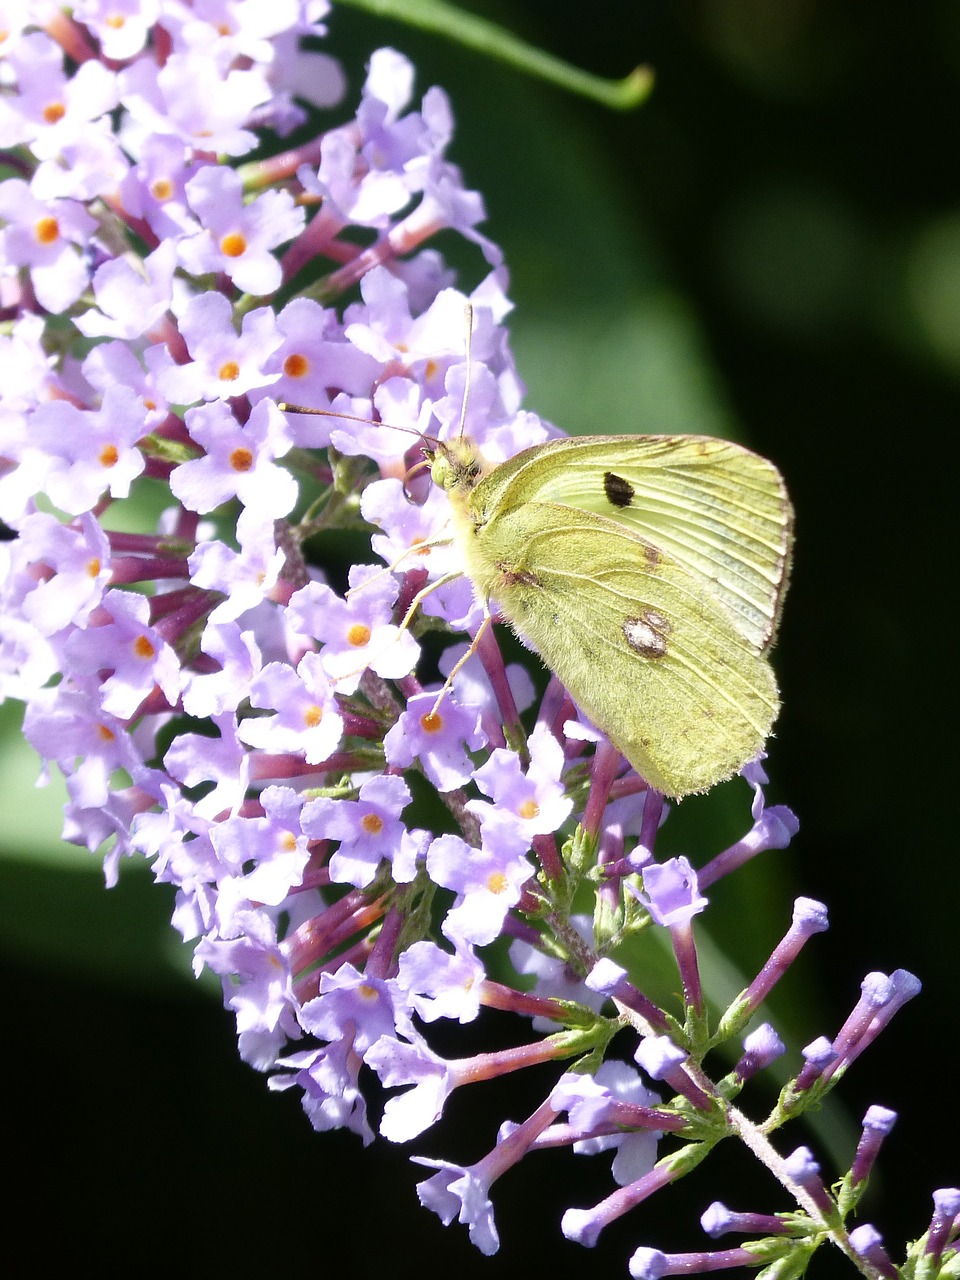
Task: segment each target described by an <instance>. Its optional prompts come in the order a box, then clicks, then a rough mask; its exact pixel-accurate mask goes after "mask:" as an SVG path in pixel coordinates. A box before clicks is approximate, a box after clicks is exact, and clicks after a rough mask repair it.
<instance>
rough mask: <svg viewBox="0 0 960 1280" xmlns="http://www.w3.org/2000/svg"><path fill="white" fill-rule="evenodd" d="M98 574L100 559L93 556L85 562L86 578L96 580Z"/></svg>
mask: <svg viewBox="0 0 960 1280" xmlns="http://www.w3.org/2000/svg"><path fill="white" fill-rule="evenodd" d="M99 573H100V557H99V556H94V557H93V558H92V559H90V560H88V561H87V577H88V578H96V577H97V576H98V575H99Z"/></svg>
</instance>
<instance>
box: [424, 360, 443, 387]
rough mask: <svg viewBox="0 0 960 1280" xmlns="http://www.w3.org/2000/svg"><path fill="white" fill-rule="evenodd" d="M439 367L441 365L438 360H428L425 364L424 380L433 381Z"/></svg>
mask: <svg viewBox="0 0 960 1280" xmlns="http://www.w3.org/2000/svg"><path fill="white" fill-rule="evenodd" d="M439 368H440V366H439V365H438V364H437V362H436V360H428V361H427V363H426V364H425V365H424V366H423V377H424V381H425V382H432V381H433V379H434V378H435V377H436V376H437V372H438V370H439Z"/></svg>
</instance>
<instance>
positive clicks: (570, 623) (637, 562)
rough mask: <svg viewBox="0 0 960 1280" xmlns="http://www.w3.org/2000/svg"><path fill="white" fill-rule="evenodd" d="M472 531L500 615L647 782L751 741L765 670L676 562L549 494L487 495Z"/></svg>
mask: <svg viewBox="0 0 960 1280" xmlns="http://www.w3.org/2000/svg"><path fill="white" fill-rule="evenodd" d="M476 539H477V544H478V545H477V551H478V552H479V555H480V557H481V559H482V561H483V563H484V564H485V565H487V566H489V567H490V575H489V576H488V578H487V583H486V584H485V586H488V587H489V588H490V594H492V596H493V597H494V599H495V600H496V601H497V602H498V604H499V606H500V609H501V611H502V613H503V614H504V616H505V617H506V618H507V619H508V621H509V622H510V623H511V624H512V625H513V627H514V629H515V630H516V631H517V632H518V634H519V635H520V636H521V637H522V638H523V639H524V640H526V641H527V642H528V643H529V644H530V645H532V647H533V648H535V649H536V650H537V651H538V652H539V653H540V655H541V657H542V658H543V660H544V661H545V662H546V664H547V666H548V667H550V669H551V670H552V671H554V672H555V673H556V675H557V676H558V677H559V679H560V680H561V681H562V682H563V684H564V685H566V687H567V688H568V689H569V691H570V693H571V695H572V696H573V698H574V699H575V700H576V702H577V703H578V705H579V706H580V707H581V708H582V709H583V710H584V711H585V712H586V714H587V715H588V716H589V717H590V718H591V720H593V721H594V722H595V723H596V724H597V725H598V726H600V727H602V728H603V730H604V731H605V733H606V734H607V735H608V737H609V738H610V740H611V741H612V742H613V743H614V745H615V746H617V747H618V748H619V749H620V750H621V751H622V752H623V753H624V754H625V755H626V756H627V758H628V759H629V760H630V762H631V763H632V764H633V765H634V767H635V768H636V769H637V771H638V772H639V773H640V774H641V775H642V776H643V777H644V778H646V780H647V781H648V782H649V783H650V784H651V785H653V786H655V787H657V788H658V789H660V790H662V791H664V792H666V793H667V794H668V795H684V794H687V793H688V792H691V791H699V790H703V789H705V788H706V787H709V786H711V785H712V784H713V783H715V782H718V781H720V780H721V779H722V778H725V777H728V776H729V775H730V774H732V773H734V772H735V771H736V770H737V769H739V768H740V767H741V766H742V765H743V764H744V763H745V762H746V761H747V760H749V759H751V758H752V757H753V756H754V755H755V754H756V753H757V752H758V751H759V750H760V748H761V747H762V745H763V742H764V739H765V738H766V736H767V734H768V733H769V731H770V728H771V726H772V724H773V720H774V718H775V716H776V712H777V708H778V699H777V690H776V684H775V681H774V678H773V674H772V672H771V670H770V667H769V665H768V663H767V662H766V660H765V659H764V658H763V657H762V656H760V655H759V654H758V653H757V652H756V651H755V649H754V648H753V647H752V645H751V644H750V643H749V642H748V641H747V640H746V639H745V638H744V636H743V634H742V631H741V630H740V628H739V627H738V626H737V624H736V623H735V621H734V620H733V618H732V617H731V615H730V613H729V612H728V610H727V609H726V608H725V607H724V606H723V605H722V604H720V603H718V601H717V599H716V596H715V594H714V593H713V592H712V590H711V589H710V588H709V587H708V586H706V585H704V584H703V583H701V582H700V581H699V580H698V578H697V576H696V575H695V574H692V573H690V572H689V571H688V570H687V568H686V567H685V566H684V565H683V564H680V563H678V562H677V561H676V560H674V559H673V558H672V557H671V556H669V555H667V554H665V553H664V552H663V551H661V550H660V549H659V548H658V547H656V546H655V545H654V544H653V543H651V542H649V541H647V540H645V539H644V538H641V537H640V536H639V535H637V534H635V533H634V532H633V531H632V529H630V528H629V527H627V526H624V525H623V524H621V523H617V522H616V521H613V520H610V519H609V518H607V517H606V516H603V515H597V514H594V513H593V512H590V511H584V510H578V509H575V508H570V507H566V506H564V505H563V504H560V503H540V502H526V503H523V504H521V505H518V506H515V507H513V508H512V509H501V510H500V511H499V512H498V514H497V517H496V518H495V519H494V520H493V521H492V522H488V523H486V524H484V525H482V526H481V527H479V528H478V529H477V533H476Z"/></svg>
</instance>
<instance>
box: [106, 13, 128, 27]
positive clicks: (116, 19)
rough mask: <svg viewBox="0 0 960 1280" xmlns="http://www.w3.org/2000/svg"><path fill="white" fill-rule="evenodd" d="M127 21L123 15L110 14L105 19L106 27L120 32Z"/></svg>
mask: <svg viewBox="0 0 960 1280" xmlns="http://www.w3.org/2000/svg"><path fill="white" fill-rule="evenodd" d="M126 21H127V20H126V18H125V17H124V16H123V14H122V13H111V14H108V15H107V17H106V19H105V22H106V25H107V26H108V27H110V28H112V29H113V30H114V31H119V30H120V29H121V28H122V27H123V26H124V25H125V24H126Z"/></svg>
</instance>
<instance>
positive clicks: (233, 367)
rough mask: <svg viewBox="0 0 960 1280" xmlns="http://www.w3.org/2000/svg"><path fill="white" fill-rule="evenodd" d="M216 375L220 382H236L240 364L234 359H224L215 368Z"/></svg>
mask: <svg viewBox="0 0 960 1280" xmlns="http://www.w3.org/2000/svg"><path fill="white" fill-rule="evenodd" d="M217 377H218V378H219V379H220V381H221V382H236V380H237V379H238V378H239V377H240V366H239V365H238V364H237V362H236V360H224V362H223V364H222V365H221V366H220V368H219V369H218V370H217Z"/></svg>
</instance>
